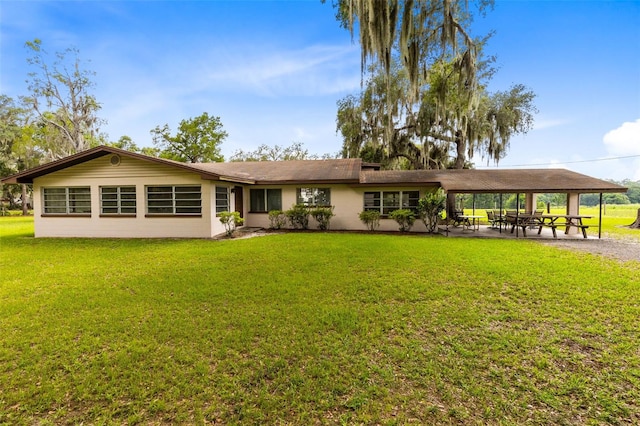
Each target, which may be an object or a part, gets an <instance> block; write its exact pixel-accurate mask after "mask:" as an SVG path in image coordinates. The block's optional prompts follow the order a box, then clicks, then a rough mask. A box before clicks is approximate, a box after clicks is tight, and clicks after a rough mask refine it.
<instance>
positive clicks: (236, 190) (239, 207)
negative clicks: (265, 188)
mask: <svg viewBox="0 0 640 426" xmlns="http://www.w3.org/2000/svg"><path fill="white" fill-rule="evenodd" d="M242 193H243V188H242V187H241V186H234V187H233V194H234V195H235V204H236V211H237V212H238V213H240V217H244V205H243V203H242Z"/></svg>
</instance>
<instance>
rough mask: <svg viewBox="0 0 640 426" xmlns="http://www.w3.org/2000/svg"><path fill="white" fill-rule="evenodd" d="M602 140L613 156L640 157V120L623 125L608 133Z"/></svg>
mask: <svg viewBox="0 0 640 426" xmlns="http://www.w3.org/2000/svg"><path fill="white" fill-rule="evenodd" d="M602 140H603V141H604V144H605V146H606V147H607V151H609V153H610V154H612V155H640V118H639V119H637V120H636V121H632V122H625V123H622V125H621V126H620V127H618V128H617V129H613V130H611V131H609V132H607V134H605V135H604V137H603V139H602Z"/></svg>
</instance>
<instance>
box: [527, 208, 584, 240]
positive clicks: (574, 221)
mask: <svg viewBox="0 0 640 426" xmlns="http://www.w3.org/2000/svg"><path fill="white" fill-rule="evenodd" d="M592 217H593V216H586V215H579V214H543V215H542V216H541V219H540V223H539V225H540V229H538V234H540V232H541V231H542V227H543V226H546V227H549V228H551V230H552V231H553V237H554V238H557V235H556V228H557V227H558V226H564V227H565V231H564V233H565V235H566V234H568V233H569V230H570V229H571V228H572V227H575V228H578V229H580V230H581V231H582V236H583V237H584V238H587V229H589V225H585V224H584V223H583V222H582V219H591V218H592ZM560 219H564V222H563V223H558V220H560Z"/></svg>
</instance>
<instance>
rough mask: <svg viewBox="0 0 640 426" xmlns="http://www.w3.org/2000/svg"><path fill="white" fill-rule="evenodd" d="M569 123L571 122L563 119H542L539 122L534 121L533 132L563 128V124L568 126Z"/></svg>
mask: <svg viewBox="0 0 640 426" xmlns="http://www.w3.org/2000/svg"><path fill="white" fill-rule="evenodd" d="M570 122H571V121H570V120H567V119H564V118H556V119H551V118H542V119H540V120H538V119H536V121H535V122H534V124H533V129H534V130H544V129H550V128H553V127H558V126H564V125H565V124H569V123H570Z"/></svg>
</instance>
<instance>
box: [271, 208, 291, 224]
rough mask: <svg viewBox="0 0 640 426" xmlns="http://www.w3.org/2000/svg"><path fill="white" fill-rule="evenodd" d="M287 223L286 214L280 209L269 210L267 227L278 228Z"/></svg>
mask: <svg viewBox="0 0 640 426" xmlns="http://www.w3.org/2000/svg"><path fill="white" fill-rule="evenodd" d="M286 224H287V216H286V215H285V214H284V212H283V211H282V210H271V211H270V212H269V228H271V229H280V228H282V227H283V226H285V225H286Z"/></svg>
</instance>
